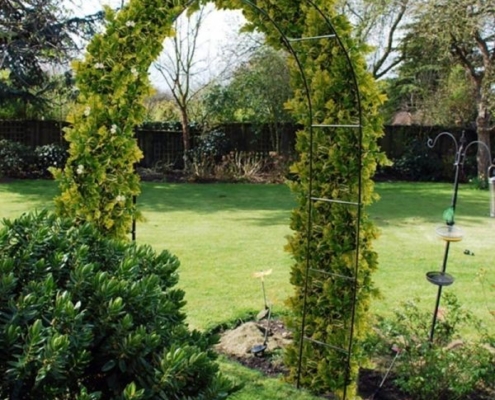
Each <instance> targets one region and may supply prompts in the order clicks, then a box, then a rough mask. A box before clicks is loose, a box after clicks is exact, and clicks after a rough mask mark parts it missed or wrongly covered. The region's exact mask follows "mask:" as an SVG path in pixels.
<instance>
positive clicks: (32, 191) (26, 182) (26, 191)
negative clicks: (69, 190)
mask: <svg viewBox="0 0 495 400" xmlns="http://www.w3.org/2000/svg"><path fill="white" fill-rule="evenodd" d="M4 193H5V194H14V195H19V196H22V198H23V199H24V200H26V201H31V202H36V203H44V204H47V203H49V202H53V199H54V197H55V196H57V195H58V194H59V190H58V185H57V182H55V181H54V180H50V179H18V180H7V181H5V180H4V181H0V196H2V197H3V194H4ZM47 205H50V206H51V204H47Z"/></svg>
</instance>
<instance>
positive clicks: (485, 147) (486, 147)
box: [463, 140, 494, 165]
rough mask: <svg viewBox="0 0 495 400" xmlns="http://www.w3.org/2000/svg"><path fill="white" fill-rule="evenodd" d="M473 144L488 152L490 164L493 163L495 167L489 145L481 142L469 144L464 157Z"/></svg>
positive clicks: (475, 141)
mask: <svg viewBox="0 0 495 400" xmlns="http://www.w3.org/2000/svg"><path fill="white" fill-rule="evenodd" d="M473 144H478V146H479V145H480V144H481V145H482V146H481V147H482V148H483V149H485V150H486V152H487V154H488V157H489V158H490V162H491V163H492V165H493V161H494V160H493V158H492V153H491V151H490V148H489V147H488V146H487V144H486V143H485V142H482V141H480V140H473V141H472V142H469V144H468V145H467V146H466V148H465V149H464V152H463V156H465V155H466V153H467V150H468V149H469V148H470V147H471V145H473Z"/></svg>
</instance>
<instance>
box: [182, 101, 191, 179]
mask: <svg viewBox="0 0 495 400" xmlns="http://www.w3.org/2000/svg"><path fill="white" fill-rule="evenodd" d="M180 116H181V123H182V144H183V145H184V153H183V160H184V172H185V173H189V171H190V165H189V164H190V163H189V150H191V132H190V130H189V116H188V115H187V111H186V110H182V109H181V112H180Z"/></svg>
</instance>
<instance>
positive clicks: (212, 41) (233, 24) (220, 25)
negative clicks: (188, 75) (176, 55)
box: [64, 0, 244, 89]
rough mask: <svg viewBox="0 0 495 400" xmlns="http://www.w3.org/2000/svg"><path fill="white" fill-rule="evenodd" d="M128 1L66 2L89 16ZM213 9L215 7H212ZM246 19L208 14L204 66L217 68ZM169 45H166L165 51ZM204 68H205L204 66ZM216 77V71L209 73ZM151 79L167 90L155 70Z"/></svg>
mask: <svg viewBox="0 0 495 400" xmlns="http://www.w3.org/2000/svg"><path fill="white" fill-rule="evenodd" d="M127 1H128V0H125V1H123V0H65V2H64V3H65V4H66V6H67V8H68V9H69V10H71V11H72V12H73V13H74V14H75V15H88V14H93V13H96V12H98V11H99V10H101V9H102V7H103V5H109V6H110V7H112V8H114V7H121V6H122V4H123V3H124V4H125V3H127ZM210 6H211V7H213V5H210ZM243 21H244V18H243V16H242V13H241V11H239V10H233V11H223V10H222V11H218V10H213V11H212V12H211V13H209V14H208V16H207V18H206V20H205V21H204V23H203V26H202V32H201V35H200V39H199V43H198V47H197V49H198V59H201V60H205V62H204V63H203V65H204V64H212V65H211V68H212V69H214V68H215V65H214V64H215V61H214V60H218V59H219V58H220V57H221V56H222V52H223V51H224V49H225V48H226V47H229V42H232V41H235V38H236V36H237V35H238V34H237V32H238V30H239V28H240V26H241V25H242V23H243ZM166 49H167V45H165V51H166ZM203 68H204V66H203ZM207 74H209V75H214V74H215V72H214V71H209V72H207ZM150 79H151V82H152V84H153V85H154V86H156V87H158V88H160V89H165V87H164V84H163V78H162V77H161V76H160V75H159V74H158V73H157V72H156V70H154V69H153V68H151V69H150Z"/></svg>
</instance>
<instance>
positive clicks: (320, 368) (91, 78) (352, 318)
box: [55, 0, 383, 397]
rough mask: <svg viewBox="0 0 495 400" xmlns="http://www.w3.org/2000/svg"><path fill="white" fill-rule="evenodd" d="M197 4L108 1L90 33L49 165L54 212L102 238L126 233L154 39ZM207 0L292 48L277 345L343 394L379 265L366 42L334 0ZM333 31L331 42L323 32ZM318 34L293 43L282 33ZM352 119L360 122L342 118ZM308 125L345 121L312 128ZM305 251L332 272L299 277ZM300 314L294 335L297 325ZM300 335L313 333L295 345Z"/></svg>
mask: <svg viewBox="0 0 495 400" xmlns="http://www.w3.org/2000/svg"><path fill="white" fill-rule="evenodd" d="M206 2H207V1H206V0H199V1H197V2H190V1H186V0H130V2H129V3H128V4H127V6H126V7H124V8H123V9H122V10H121V11H119V12H118V13H114V12H112V11H110V10H109V9H107V21H108V22H107V29H106V31H105V32H104V33H103V34H101V35H98V36H96V37H95V38H94V40H93V41H92V42H91V43H90V45H89V46H88V48H87V54H86V57H85V59H84V61H81V62H79V63H76V65H75V69H76V72H77V75H76V78H77V86H78V88H79V90H80V96H79V100H78V102H79V104H78V106H77V108H76V109H75V110H74V113H73V114H72V116H71V118H72V120H71V122H72V123H73V125H72V128H70V129H69V130H68V131H67V136H66V137H67V139H68V141H69V142H70V157H69V160H68V162H67V164H66V166H65V168H64V169H63V170H58V171H55V176H56V178H57V179H58V180H59V182H60V188H61V195H60V196H59V197H58V198H57V199H56V207H57V210H58V212H59V213H60V214H62V215H65V216H70V217H72V218H74V219H75V220H79V221H91V222H94V223H95V224H96V226H98V228H99V229H100V230H102V231H103V232H105V233H107V234H108V235H110V236H114V237H117V238H125V237H126V235H127V233H128V231H129V228H130V224H131V220H132V218H133V216H136V214H137V210H136V209H135V206H134V205H133V204H132V196H134V195H137V194H138V193H139V182H138V177H137V176H136V175H135V173H134V164H135V163H136V162H137V161H139V159H140V158H141V156H142V155H141V151H140V150H139V148H138V146H137V143H136V140H135V138H134V137H133V127H134V126H135V125H136V124H138V123H140V122H141V121H142V119H143V115H144V109H143V106H142V103H143V102H142V100H143V99H144V97H145V96H146V95H147V94H148V93H149V82H148V79H147V71H148V68H149V66H150V64H151V63H152V62H153V61H154V60H155V59H156V58H157V57H158V54H159V53H160V51H161V49H162V42H163V40H164V38H165V37H167V36H168V35H171V34H172V31H171V26H172V23H173V20H174V19H175V18H176V17H177V16H178V15H179V13H180V12H181V11H183V10H184V9H185V8H186V7H187V6H190V5H192V6H198V5H199V4H202V3H206ZM215 3H216V5H217V6H218V7H219V8H235V9H242V10H243V12H244V14H245V16H246V18H247V19H248V21H249V24H250V25H249V26H250V27H251V28H252V29H258V30H260V31H262V32H264V33H265V35H266V38H267V41H268V43H269V44H271V45H272V46H274V47H282V46H288V47H290V48H291V52H292V53H293V55H294V56H296V57H295V58H294V59H293V60H292V61H291V64H290V67H291V71H292V72H291V75H292V77H291V82H292V86H293V90H294V92H295V95H294V98H293V99H292V100H291V101H290V102H289V104H288V105H287V106H288V107H289V108H290V110H291V111H292V113H293V114H294V116H295V117H296V119H297V120H298V121H299V122H300V123H301V124H302V125H303V126H304V127H305V128H304V129H302V130H301V131H300V132H299V133H298V138H297V150H298V152H299V154H300V158H299V161H298V162H297V163H295V164H294V166H293V168H292V169H293V172H294V175H295V176H296V179H295V180H294V181H293V182H292V183H291V187H292V189H293V191H294V192H295V193H296V196H297V199H298V206H297V208H296V209H295V210H294V212H293V214H292V221H291V227H292V229H293V231H294V234H293V235H292V237H291V238H290V240H289V244H288V250H289V251H290V252H291V253H292V255H293V257H294V260H295V263H294V266H293V267H292V271H291V282H292V284H293V285H294V295H293V296H292V297H291V298H290V299H289V301H288V303H289V306H290V307H291V309H292V311H293V316H292V317H291V319H290V321H289V323H290V325H291V327H292V328H293V329H294V331H295V336H294V339H295V340H294V344H293V346H291V347H290V348H289V349H288V351H287V353H286V363H287V365H288V366H289V371H290V373H289V379H290V380H297V382H298V383H299V384H301V385H302V386H307V387H310V388H311V389H312V390H314V391H316V392H333V393H335V394H337V395H338V396H340V397H346V395H347V394H348V395H349V396H352V395H353V393H354V392H355V384H354V383H355V380H356V375H357V368H358V364H359V359H360V349H359V339H360V338H361V337H362V334H363V332H364V331H365V329H366V313H367V311H368V308H369V301H370V298H371V296H372V294H373V293H374V291H375V289H374V287H373V282H372V272H373V271H374V270H375V269H376V267H377V257H376V254H375V252H374V251H373V249H372V239H373V238H375V236H376V232H375V229H374V228H373V226H372V224H371V222H370V221H369V219H368V217H367V215H366V213H365V212H364V209H363V206H365V205H366V204H369V203H370V202H371V201H372V199H373V183H372V180H371V177H372V176H373V174H374V171H375V168H376V165H377V162H379V161H380V159H382V157H383V156H382V154H381V153H380V151H379V149H378V147H377V144H376V141H377V138H378V137H379V136H380V135H381V134H382V130H381V124H382V121H381V119H380V117H379V115H378V106H379V105H380V104H381V102H382V101H383V98H382V97H381V95H380V93H379V91H378V90H377V88H376V85H375V83H374V81H373V80H372V78H371V75H370V74H369V73H367V72H366V68H365V64H364V59H363V53H364V51H365V50H366V49H364V48H362V47H360V46H359V45H358V44H357V43H356V42H354V41H353V40H352V38H351V28H350V26H349V23H348V21H347V19H346V18H345V17H344V16H342V15H336V13H335V1H333V0H314V1H310V0H298V1H296V0H251V1H244V0H217V1H215ZM329 21H331V29H330V25H329ZM329 30H330V31H329ZM332 33H337V34H338V37H339V38H340V39H339V40H333V39H332V38H330V37H328V35H329V34H332ZM320 36H322V38H321V39H315V40H311V41H309V40H308V41H305V40H302V41H299V42H297V43H296V42H294V43H293V44H292V45H290V43H289V41H287V38H296V39H297V38H304V37H320ZM323 36H324V37H323ZM284 38H285V39H284ZM344 48H345V49H347V50H348V51H347V52H346V51H344V50H343V49H344ZM350 65H352V68H350V67H349V66H350ZM356 83H357V85H356ZM357 87H359V90H357ZM357 123H359V124H360V126H362V129H359V130H357V129H348V128H346V127H345V125H355V124H357ZM318 124H320V125H333V124H339V125H344V126H343V127H339V128H324V129H313V128H312V125H318ZM313 159H314V160H316V162H313V161H312V160H313ZM308 193H309V194H310V196H308ZM313 195H315V196H317V197H328V198H339V199H341V200H342V201H344V202H346V201H348V202H356V200H355V199H356V197H359V199H358V201H357V203H358V207H356V208H354V209H353V208H349V207H345V206H344V205H342V204H339V203H329V202H317V203H315V204H314V207H309V203H310V201H311V200H310V197H311V196H313ZM308 210H309V212H308ZM309 221H311V223H309ZM308 226H309V228H308ZM356 228H357V229H356ZM356 232H357V233H356ZM309 259H310V260H311V265H310V266H311V267H313V268H314V269H318V270H324V271H327V272H332V273H333V274H334V275H328V276H326V277H323V276H319V277H314V276H313V275H309V274H307V273H306V272H305V271H307V270H308V260H309ZM354 261H357V263H358V264H359V269H358V271H359V273H358V276H356V281H355V282H356V284H355V285H354V284H351V283H349V282H348V281H346V280H345V279H340V280H339V279H337V278H336V276H339V275H346V274H348V273H349V271H352V270H353V267H352V265H353V262H354ZM309 281H311V282H310V283H311V285H308V283H309ZM308 287H310V289H309V291H308V290H307V289H308ZM356 290H357V293H356ZM354 295H356V297H357V303H354V302H353V296H354ZM303 314H304V320H305V321H304V322H305V323H304V334H303V333H302V332H301V330H300V329H299V328H300V326H301V319H302V316H303ZM350 324H352V326H354V327H355V329H353V331H352V335H353V336H354V338H355V340H354V341H350V342H349V339H350V338H349V333H348V330H347V329H341V328H342V327H344V328H348V327H349V325H350ZM303 336H304V337H309V338H311V339H313V341H307V342H304V343H303V340H302V338H303ZM318 341H320V342H321V341H328V342H331V343H332V344H333V345H335V346H338V347H346V346H347V344H346V343H351V348H350V349H349V350H350V354H352V357H351V359H348V357H347V353H346V354H344V353H341V352H338V351H335V350H333V349H331V348H327V347H321V346H318V345H317V344H316V342H318ZM301 356H302V357H301Z"/></svg>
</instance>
